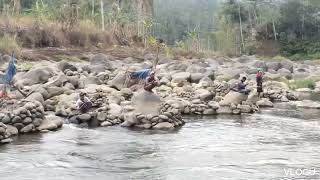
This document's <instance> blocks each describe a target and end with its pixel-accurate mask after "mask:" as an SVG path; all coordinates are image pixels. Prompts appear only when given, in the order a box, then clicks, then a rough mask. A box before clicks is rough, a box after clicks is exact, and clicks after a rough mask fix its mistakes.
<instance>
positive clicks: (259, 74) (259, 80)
mask: <svg viewBox="0 0 320 180" xmlns="http://www.w3.org/2000/svg"><path fill="white" fill-rule="evenodd" d="M262 81H263V72H262V70H261V69H258V72H257V75H256V82H257V92H258V96H259V97H260V94H261V93H262V92H263V88H262Z"/></svg>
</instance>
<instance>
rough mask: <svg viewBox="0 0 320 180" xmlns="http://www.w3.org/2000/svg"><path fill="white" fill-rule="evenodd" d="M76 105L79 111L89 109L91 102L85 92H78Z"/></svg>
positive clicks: (83, 111)
mask: <svg viewBox="0 0 320 180" xmlns="http://www.w3.org/2000/svg"><path fill="white" fill-rule="evenodd" d="M77 107H78V110H80V112H81V113H86V112H88V111H89V110H90V109H91V107H92V102H91V101H90V99H89V98H88V97H87V96H86V93H84V92H80V94H79V99H78V101H77Z"/></svg>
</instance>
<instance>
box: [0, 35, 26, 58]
mask: <svg viewBox="0 0 320 180" xmlns="http://www.w3.org/2000/svg"><path fill="white" fill-rule="evenodd" d="M12 51H14V52H15V54H16V56H17V57H20V53H21V51H20V46H19V45H18V43H17V41H16V36H10V35H7V34H5V35H4V36H2V37H0V52H1V53H3V54H11V52H12Z"/></svg>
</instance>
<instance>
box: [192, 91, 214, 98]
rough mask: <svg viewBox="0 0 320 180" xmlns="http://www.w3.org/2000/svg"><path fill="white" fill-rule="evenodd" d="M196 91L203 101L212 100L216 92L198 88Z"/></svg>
mask: <svg viewBox="0 0 320 180" xmlns="http://www.w3.org/2000/svg"><path fill="white" fill-rule="evenodd" d="M194 93H195V94H196V95H197V96H198V97H199V98H200V100H201V101H210V100H212V99H213V97H214V94H212V93H211V92H210V91H208V90H206V89H198V90H196V91H195V92H194Z"/></svg>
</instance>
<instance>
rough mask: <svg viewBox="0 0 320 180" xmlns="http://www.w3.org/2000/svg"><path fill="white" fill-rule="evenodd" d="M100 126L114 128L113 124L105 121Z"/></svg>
mask: <svg viewBox="0 0 320 180" xmlns="http://www.w3.org/2000/svg"><path fill="white" fill-rule="evenodd" d="M100 126H102V127H107V126H113V124H112V123H111V122H109V121H104V122H102V123H101V125H100ZM126 127H127V126H126Z"/></svg>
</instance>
